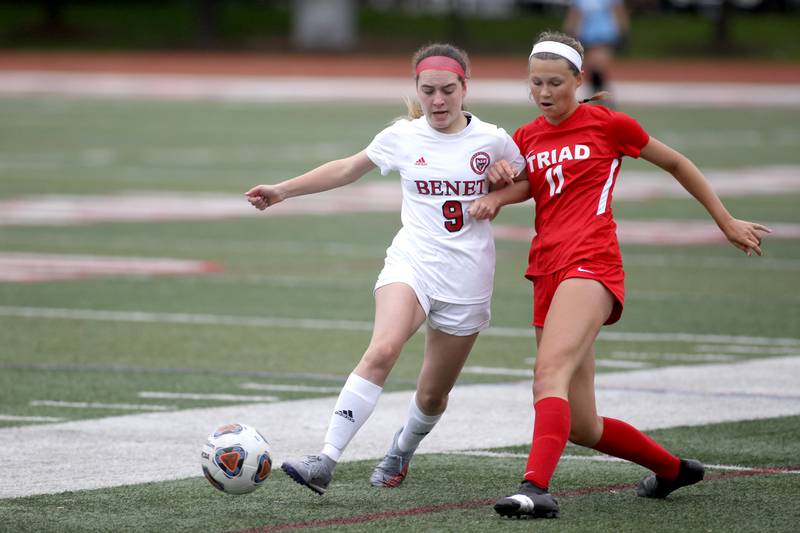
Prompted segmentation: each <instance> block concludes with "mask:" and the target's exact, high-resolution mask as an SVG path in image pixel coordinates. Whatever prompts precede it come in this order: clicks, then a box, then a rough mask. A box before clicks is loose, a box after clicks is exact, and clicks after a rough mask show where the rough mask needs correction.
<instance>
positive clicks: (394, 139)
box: [366, 123, 399, 176]
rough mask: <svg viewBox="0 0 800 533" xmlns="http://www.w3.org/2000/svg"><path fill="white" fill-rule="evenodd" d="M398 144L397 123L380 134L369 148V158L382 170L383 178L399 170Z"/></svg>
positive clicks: (367, 150)
mask: <svg viewBox="0 0 800 533" xmlns="http://www.w3.org/2000/svg"><path fill="white" fill-rule="evenodd" d="M398 144H399V135H398V125H397V123H395V124H392V125H391V126H389V127H388V128H386V129H385V130H383V131H382V132H380V133H378V134H377V135H376V136H375V138H374V139H372V142H371V143H369V145H368V146H367V149H366V152H367V157H369V158H370V160H371V161H372V162H373V163H375V166H377V167H378V168H379V169H380V171H381V175H382V176H385V175H387V174H388V173H389V172H391V171H392V170H396V169H397V164H396V154H397V153H398V148H399V146H398Z"/></svg>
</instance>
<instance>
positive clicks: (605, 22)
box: [574, 0, 620, 46]
mask: <svg viewBox="0 0 800 533" xmlns="http://www.w3.org/2000/svg"><path fill="white" fill-rule="evenodd" d="M619 1H620V0H575V2H574V6H575V7H576V8H577V9H578V10H579V11H580V12H581V20H582V22H581V28H580V34H579V35H578V39H579V40H580V41H581V44H583V45H584V46H592V45H595V44H604V43H609V44H611V43H614V42H616V41H617V39H619V33H620V31H619V24H617V19H616V17H615V16H614V7H615V6H616V5H617V4H618V3H619Z"/></svg>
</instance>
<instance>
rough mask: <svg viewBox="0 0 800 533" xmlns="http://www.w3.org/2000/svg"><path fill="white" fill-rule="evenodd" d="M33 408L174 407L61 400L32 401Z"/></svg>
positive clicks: (148, 408) (145, 408)
mask: <svg viewBox="0 0 800 533" xmlns="http://www.w3.org/2000/svg"><path fill="white" fill-rule="evenodd" d="M29 405H30V406H31V407H68V408H71V409H120V410H122V411H171V410H173V409H176V407H175V406H174V405H150V404H133V403H102V402H63V401H60V400H31V402H30V404H29Z"/></svg>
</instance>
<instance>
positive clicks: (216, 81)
mask: <svg viewBox="0 0 800 533" xmlns="http://www.w3.org/2000/svg"><path fill="white" fill-rule="evenodd" d="M321 87H324V90H321V89H320V88H321ZM611 91H612V92H613V94H614V97H615V99H616V100H618V101H619V102H620V103H622V104H623V105H625V104H637V105H675V104H680V105H685V106H752V107H800V86H798V85H794V84H780V85H778V84H775V85H769V84H766V83H758V84H755V83H697V82H691V83H687V82H680V83H678V82H663V81H659V82H655V83H652V82H621V81H620V82H616V83H614V84H613V86H612V88H611ZM413 93H414V85H413V82H412V81H411V80H410V79H408V78H370V77H355V76H353V77H336V78H328V77H321V76H202V75H190V74H133V73H125V74H122V73H84V72H48V71H35V70H24V71H23V70H20V71H11V70H9V71H5V72H1V73H0V95H8V96H18V95H59V96H69V97H103V98H146V99H157V100H218V101H229V102H230V101H232V102H332V101H333V102H336V101H354V102H398V101H401V99H402V97H403V96H414V94H413ZM469 102H494V103H510V104H521V105H530V101H529V91H528V87H527V84H526V83H525V80H524V78H522V77H520V79H502V78H495V79H492V78H487V79H480V80H471V81H470V89H469V96H468V103H469Z"/></svg>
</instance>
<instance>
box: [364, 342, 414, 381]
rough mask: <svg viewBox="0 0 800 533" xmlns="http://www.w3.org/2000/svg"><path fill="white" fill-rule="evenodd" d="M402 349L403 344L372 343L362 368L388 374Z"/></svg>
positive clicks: (365, 353)
mask: <svg viewBox="0 0 800 533" xmlns="http://www.w3.org/2000/svg"><path fill="white" fill-rule="evenodd" d="M402 348H403V345H402V344H400V343H394V342H391V341H378V342H372V343H370V345H369V347H368V348H367V351H366V352H364V356H363V357H362V358H361V363H360V366H362V367H364V368H366V369H369V370H370V371H374V372H378V373H385V374H388V373H389V371H390V370H391V369H392V367H393V366H394V363H395V361H397V357H398V356H399V355H400V350H402Z"/></svg>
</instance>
